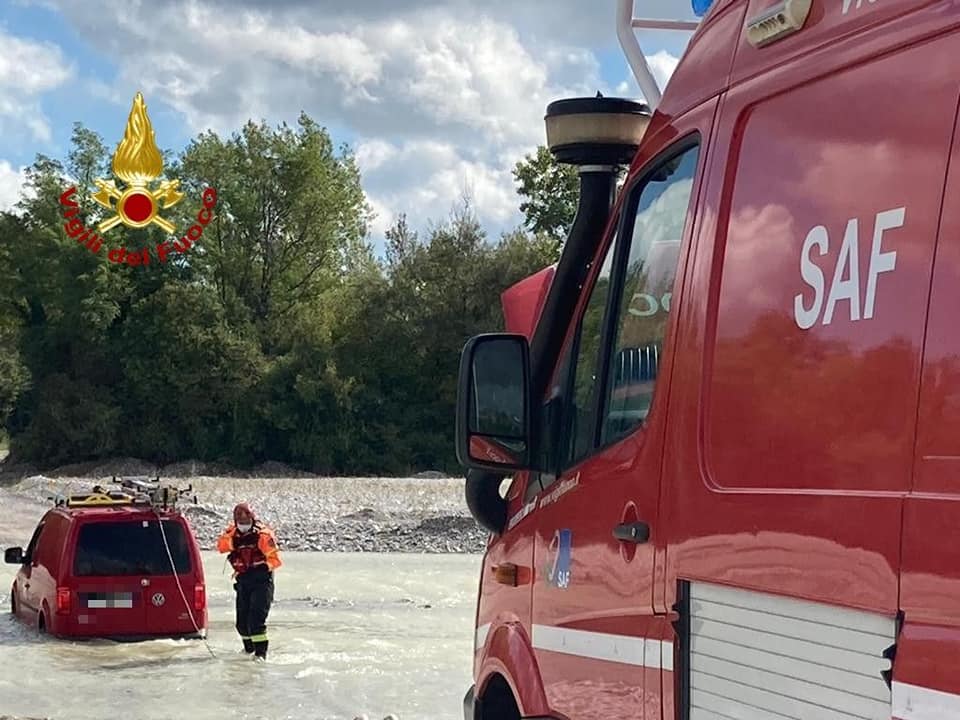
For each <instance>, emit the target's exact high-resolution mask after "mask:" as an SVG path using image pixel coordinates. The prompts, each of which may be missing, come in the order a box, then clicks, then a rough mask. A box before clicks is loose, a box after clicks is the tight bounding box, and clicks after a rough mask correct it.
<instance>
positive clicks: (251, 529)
mask: <svg viewBox="0 0 960 720" xmlns="http://www.w3.org/2000/svg"><path fill="white" fill-rule="evenodd" d="M217 550H218V551H219V552H221V553H229V555H227V559H228V560H229V561H230V564H231V565H232V566H233V570H234V573H233V577H234V580H235V582H234V584H233V589H234V590H236V591H237V632H238V633H240V639H241V640H243V650H244V652H246V653H247V654H253V656H254V659H256V660H266V658H267V615H268V614H269V613H270V604H271V603H272V602H273V571H274V570H276V569H277V568H278V567H280V566H281V565H282V564H283V562H282V561H281V560H280V550H279V548H278V547H277V540H276V538H275V537H274V534H273V531H272V530H271V529H270V528H269V527H267V526H266V525H264V524H263V523H262V522H259V521H258V520H257V519H256V518H255V517H254V515H253V512H252V511H251V510H250V507H249V506H248V505H247V504H246V503H240V504H239V505H237V506H236V507H235V508H234V509H233V522H232V523H230V525H229V526H228V527H227V529H226V530H225V531H224V532H223V534H222V535H221V536H220V537H219V538H218V539H217Z"/></svg>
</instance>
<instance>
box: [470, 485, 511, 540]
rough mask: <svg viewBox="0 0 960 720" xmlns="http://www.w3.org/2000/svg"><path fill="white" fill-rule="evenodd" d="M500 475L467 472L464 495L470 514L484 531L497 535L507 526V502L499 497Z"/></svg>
mask: <svg viewBox="0 0 960 720" xmlns="http://www.w3.org/2000/svg"><path fill="white" fill-rule="evenodd" d="M504 477H505V475H504V474H502V473H493V472H486V471H484V470H468V471H467V481H466V484H465V485H464V495H465V497H466V500H467V507H468V508H469V509H470V514H471V515H473V517H474V519H475V520H476V521H477V522H478V523H479V524H480V526H481V527H483V528H484V529H485V530H487V531H489V532H492V533H493V534H495V535H499V534H500V533H502V532H503V529H504V527H506V524H507V501H506V500H505V499H504V498H502V497H500V481H501V480H502V479H503V478H504Z"/></svg>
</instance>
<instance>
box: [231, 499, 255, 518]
mask: <svg viewBox="0 0 960 720" xmlns="http://www.w3.org/2000/svg"><path fill="white" fill-rule="evenodd" d="M241 518H250V521H251V522H253V521H254V520H255V518H254V515H253V510H251V509H250V506H249V505H247V503H238V504H237V505H236V507H234V508H233V521H234V522H238V521H239V520H240V519H241Z"/></svg>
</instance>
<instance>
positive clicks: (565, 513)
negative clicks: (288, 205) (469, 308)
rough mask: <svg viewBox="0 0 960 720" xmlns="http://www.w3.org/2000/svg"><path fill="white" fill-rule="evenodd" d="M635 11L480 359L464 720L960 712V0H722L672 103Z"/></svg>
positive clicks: (462, 438) (568, 114)
mask: <svg viewBox="0 0 960 720" xmlns="http://www.w3.org/2000/svg"><path fill="white" fill-rule="evenodd" d="M618 13H619V17H618V24H619V31H620V32H619V34H620V40H621V43H622V44H623V46H624V49H625V51H626V53H627V57H628V60H629V61H630V64H631V66H632V67H633V69H634V72H635V73H636V74H637V78H638V81H639V82H640V86H641V88H643V89H644V94H645V96H646V99H647V105H646V106H644V105H640V104H639V103H633V102H630V101H626V100H621V99H614V98H577V99H571V100H562V101H558V102H556V103H553V104H552V105H551V106H550V107H549V108H548V111H547V117H546V124H547V136H548V145H549V146H550V147H551V149H552V150H553V151H554V153H555V155H556V157H557V158H558V160H560V161H561V162H569V163H572V164H575V165H577V167H578V168H579V171H580V177H581V197H580V206H579V208H578V214H577V218H576V220H575V222H574V225H573V227H572V229H571V230H570V234H569V237H568V239H567V241H566V244H565V247H564V252H563V255H562V257H561V259H560V260H559V262H558V263H557V265H556V266H555V267H553V268H550V269H548V270H545V271H543V272H541V273H539V274H538V275H535V276H533V277H532V278H529V279H528V280H526V281H524V282H523V283H521V284H520V285H518V286H516V287H514V288H512V289H511V290H510V291H508V292H507V293H505V294H504V297H503V302H504V310H505V316H506V318H507V332H506V333H499V334H491V335H481V336H478V337H476V338H473V339H472V340H471V341H470V342H469V343H467V345H466V347H465V348H464V351H463V355H462V358H461V369H460V388H459V393H460V394H459V399H458V412H457V431H456V437H457V452H458V457H459V458H460V461H461V463H462V464H463V465H464V466H466V467H467V468H468V476H467V485H466V495H467V501H468V504H469V506H470V508H471V511H472V512H473V513H474V516H475V517H476V518H477V519H478V520H479V521H480V522H481V523H482V524H483V525H484V526H485V527H486V528H488V529H489V530H490V531H491V536H490V540H489V544H488V547H487V551H486V554H485V556H484V560H483V570H482V577H481V580H480V588H479V597H478V606H477V616H476V636H475V637H476V640H475V654H474V678H473V679H474V684H473V686H472V687H471V688H470V690H469V692H468V693H467V696H466V698H465V701H464V712H465V718H466V720H492V719H497V720H500V719H513V718H559V719H565V720H581V719H586V718H634V719H637V718H643V719H645V720H660V719H661V718H663V719H664V720H666V719H671V720H672V719H673V718H678V719H680V720H725V719H736V720H761V719H762V720H769V719H773V720H786V719H787V718H792V719H794V720H814V719H816V720H853V719H855V718H863V719H869V720H888V719H889V718H898V719H900V720H936V719H941V718H957V717H960V530H958V528H960V324H957V322H956V321H957V317H958V316H960V143H958V140H960V138H958V122H957V118H958V103H960V73H958V68H960V4H958V3H957V2H956V0H714V2H713V3H712V6H711V7H710V8H709V10H708V11H707V12H706V15H705V16H704V17H703V18H702V19H701V20H700V21H699V23H698V24H697V26H696V29H695V31H694V34H693V36H692V37H691V39H690V42H689V45H688V47H687V49H686V52H685V55H684V56H683V58H682V60H681V62H680V64H679V66H678V67H677V69H676V71H675V73H674V75H673V77H672V79H671V81H670V83H669V85H668V87H667V88H666V89H665V91H664V92H663V96H662V98H661V97H660V96H659V92H658V90H659V89H658V88H657V87H656V85H655V84H654V83H652V78H651V76H650V74H649V70H648V69H647V68H646V63H645V62H644V59H643V55H642V52H640V51H639V45H637V41H636V37H635V35H634V29H635V28H636V27H646V26H658V27H667V26H669V23H660V24H649V23H647V24H645V21H640V20H635V19H634V18H633V3H632V2H631V0H619V8H618ZM624 165H628V166H629V169H628V171H627V173H626V175H625V177H624V176H623V175H622V174H621V173H620V169H621V168H622V167H623V166H624ZM621 180H622V187H620V188H618V185H620V181H621ZM506 476H512V480H511V482H510V483H509V486H508V489H507V490H506V491H505V492H503V493H501V492H500V491H499V488H500V486H501V482H502V480H503V478H504V477H506Z"/></svg>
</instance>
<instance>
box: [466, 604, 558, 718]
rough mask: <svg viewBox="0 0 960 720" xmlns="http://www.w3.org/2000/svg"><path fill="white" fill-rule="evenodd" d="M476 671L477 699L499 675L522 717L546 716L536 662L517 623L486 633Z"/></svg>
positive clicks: (531, 648)
mask: <svg viewBox="0 0 960 720" xmlns="http://www.w3.org/2000/svg"><path fill="white" fill-rule="evenodd" d="M478 668H479V671H478V672H477V674H476V687H477V697H483V694H484V692H486V689H487V684H488V683H489V682H490V679H491V678H492V677H493V676H494V675H497V674H499V675H502V676H503V679H504V680H506V681H507V685H509V686H510V691H511V692H512V693H513V697H514V698H515V699H516V701H517V706H518V707H519V708H520V714H521V715H522V716H523V717H530V716H538V715H539V716H546V715H548V714H549V711H550V709H549V707H548V706H547V696H546V694H545V693H544V691H543V682H542V680H541V679H540V668H539V666H538V665H537V658H536V656H535V655H534V653H533V647H532V645H531V644H530V639H529V638H528V637H527V633H526V631H525V630H524V629H523V626H522V625H521V624H520V623H519V622H505V623H501V624H499V625H497V627H496V628H494V629H492V630H491V631H490V633H489V635H488V636H487V645H486V648H485V649H484V652H483V656H482V657H481V659H480V662H479V663H478Z"/></svg>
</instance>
